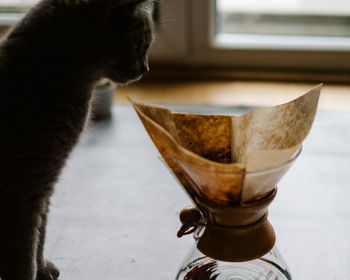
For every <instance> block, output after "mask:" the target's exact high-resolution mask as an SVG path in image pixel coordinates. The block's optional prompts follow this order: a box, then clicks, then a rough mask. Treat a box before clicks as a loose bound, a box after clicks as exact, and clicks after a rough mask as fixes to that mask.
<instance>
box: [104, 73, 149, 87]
mask: <svg viewBox="0 0 350 280" xmlns="http://www.w3.org/2000/svg"><path fill="white" fill-rule="evenodd" d="M141 78H142V75H139V76H138V77H136V78H121V77H116V78H114V79H113V77H110V79H111V80H112V81H113V82H115V83H117V84H121V85H127V84H130V83H133V82H136V81H138V80H140V79H141Z"/></svg>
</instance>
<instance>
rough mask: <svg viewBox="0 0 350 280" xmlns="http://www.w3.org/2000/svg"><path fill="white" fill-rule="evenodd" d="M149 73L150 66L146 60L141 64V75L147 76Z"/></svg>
mask: <svg viewBox="0 0 350 280" xmlns="http://www.w3.org/2000/svg"><path fill="white" fill-rule="evenodd" d="M148 71H149V66H148V60H147V59H144V61H143V63H142V64H141V69H140V72H141V74H142V75H143V74H145V73H147V72H148Z"/></svg>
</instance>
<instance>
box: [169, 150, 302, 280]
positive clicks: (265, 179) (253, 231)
mask: <svg viewBox="0 0 350 280" xmlns="http://www.w3.org/2000/svg"><path fill="white" fill-rule="evenodd" d="M300 151H301V147H300V148H299V150H298V151H297V152H296V153H295V154H294V155H293V157H292V158H291V159H290V160H289V161H287V162H284V163H282V164H279V165H278V166H274V167H272V168H268V169H266V170H258V171H254V172H245V174H232V173H230V174H223V173H222V172H218V171H213V170H209V169H208V170H206V169H203V168H202V167H201V168H199V167H197V166H194V165H192V164H189V163H187V162H184V161H181V160H179V159H177V158H176V157H173V159H174V160H175V161H176V162H177V163H178V164H179V166H181V168H182V170H183V174H185V177H186V179H185V180H182V182H181V183H182V186H183V187H184V189H185V190H186V192H187V193H188V194H189V195H190V197H191V199H192V201H193V202H194V205H195V206H194V207H187V208H184V209H183V210H182V211H181V213H180V220H181V222H182V227H181V228H180V230H179V232H178V237H181V236H183V235H186V234H191V233H194V234H193V235H194V239H195V245H194V246H193V248H191V250H190V252H189V253H188V255H187V257H186V258H185V259H184V261H183V262H182V264H181V267H180V268H179V270H178V273H177V275H176V280H269V279H271V280H272V279H273V280H290V279H292V278H291V274H290V272H289V271H288V268H287V266H286V264H285V262H284V260H283V258H282V256H281V254H280V253H279V251H278V249H277V247H276V246H275V240H276V236H275V232H274V229H273V227H272V225H271V224H270V223H269V221H268V219H267V217H268V206H269V205H270V203H271V202H272V201H273V199H274V198H275V196H276V193H277V187H276V184H277V182H278V181H279V180H280V179H281V178H282V177H283V175H284V174H285V173H286V172H287V170H288V169H289V167H290V166H291V165H292V163H293V162H294V160H295V159H296V158H297V156H298V155H299V154H300ZM175 175H176V174H175ZM241 175H243V176H244V178H245V182H253V183H254V184H256V183H260V184H264V189H266V190H270V191H269V192H268V193H266V194H265V195H264V196H262V197H257V198H256V199H254V200H253V201H246V202H245V203H221V202H220V201H215V200H213V199H211V197H208V196H206V195H204V194H205V192H204V191H202V190H204V188H207V189H208V188H210V186H209V184H207V182H212V183H213V184H216V183H217V181H215V178H217V179H218V181H219V180H221V182H222V180H223V179H226V178H229V179H230V178H231V177H232V178H234V177H235V176H241ZM213 178H214V179H213ZM183 182H187V183H186V184H184V183H183ZM227 182H229V180H227ZM193 190H195V191H193ZM210 195H212V194H210ZM214 195H216V194H213V196H214Z"/></svg>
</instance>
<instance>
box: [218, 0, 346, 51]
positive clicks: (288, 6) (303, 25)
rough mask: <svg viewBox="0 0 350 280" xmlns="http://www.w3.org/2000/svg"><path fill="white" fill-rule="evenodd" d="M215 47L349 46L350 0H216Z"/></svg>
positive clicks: (290, 47)
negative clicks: (349, 0) (242, 45)
mask: <svg viewBox="0 0 350 280" xmlns="http://www.w3.org/2000/svg"><path fill="white" fill-rule="evenodd" d="M215 25H216V26H215V40H214V44H216V45H217V46H222V47H224V46H228V47H232V48H234V47H237V46H240V45H241V44H245V46H246V47H251V48H253V47H265V48H274V49H278V48H282V49H283V48H284V49H322V48H323V49H325V50H330V49H344V50H349V49H350V37H349V36H350V2H348V1H344V0H323V1H316V0H286V1H277V0H265V1H258V0H246V1H230V0H217V1H216V21H215Z"/></svg>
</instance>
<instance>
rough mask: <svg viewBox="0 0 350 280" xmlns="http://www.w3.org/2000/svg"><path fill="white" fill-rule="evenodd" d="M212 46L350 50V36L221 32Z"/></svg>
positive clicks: (258, 48) (255, 48)
mask: <svg viewBox="0 0 350 280" xmlns="http://www.w3.org/2000/svg"><path fill="white" fill-rule="evenodd" d="M212 47H214V48H218V49H251V50H304V51H310V50H312V51H350V37H321V36H319V37H317V36H294V35H293V36H292V35H288V36H287V35H260V34H229V33H220V34H217V35H216V36H215V37H214V40H213V43H212Z"/></svg>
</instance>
